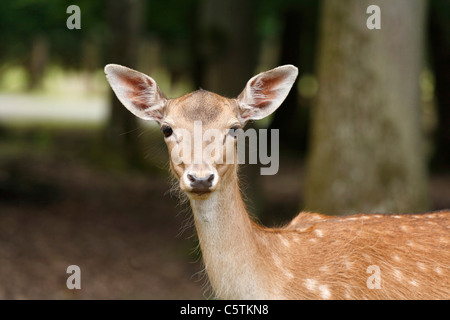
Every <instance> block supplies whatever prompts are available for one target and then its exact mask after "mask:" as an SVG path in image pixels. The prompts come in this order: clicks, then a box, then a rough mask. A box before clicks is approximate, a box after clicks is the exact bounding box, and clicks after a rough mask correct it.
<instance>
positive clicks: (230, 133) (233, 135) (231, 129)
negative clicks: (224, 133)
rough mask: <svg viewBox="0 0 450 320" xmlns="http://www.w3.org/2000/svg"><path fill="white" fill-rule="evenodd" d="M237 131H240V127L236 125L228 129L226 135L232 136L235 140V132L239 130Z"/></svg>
mask: <svg viewBox="0 0 450 320" xmlns="http://www.w3.org/2000/svg"><path fill="white" fill-rule="evenodd" d="M239 129H241V127H240V126H238V125H235V126H232V127H231V128H230V130H228V134H229V135H230V136H232V137H233V138H236V137H237V132H236V131H237V130H239Z"/></svg>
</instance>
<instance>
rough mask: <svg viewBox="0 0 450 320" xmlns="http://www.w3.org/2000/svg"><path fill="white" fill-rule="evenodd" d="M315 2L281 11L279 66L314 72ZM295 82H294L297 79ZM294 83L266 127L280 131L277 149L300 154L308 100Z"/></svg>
mask: <svg viewBox="0 0 450 320" xmlns="http://www.w3.org/2000/svg"><path fill="white" fill-rule="evenodd" d="M318 8H319V2H318V1H316V0H308V1H303V2H301V3H300V2H299V3H296V4H295V5H291V6H288V7H286V8H285V10H284V11H283V13H282V19H283V22H284V27H283V32H282V35H281V52H280V62H279V65H285V64H293V65H295V66H297V67H298V68H299V73H300V74H313V73H315V57H316V44H317V40H316V39H317V20H318ZM297 82H298V80H297ZM297 82H296V83H295V84H294V86H293V88H292V90H291V91H290V92H289V95H288V96H287V97H286V99H285V100H284V102H283V106H282V107H281V108H280V109H278V110H277V112H275V113H274V115H273V121H272V123H271V124H270V128H271V129H272V128H274V129H280V128H281V129H282V130H280V148H281V150H283V149H286V150H289V151H294V152H300V153H302V154H304V153H305V152H306V146H307V142H308V139H307V136H308V125H309V118H310V115H309V110H310V106H311V99H307V98H305V97H299V93H298V90H297Z"/></svg>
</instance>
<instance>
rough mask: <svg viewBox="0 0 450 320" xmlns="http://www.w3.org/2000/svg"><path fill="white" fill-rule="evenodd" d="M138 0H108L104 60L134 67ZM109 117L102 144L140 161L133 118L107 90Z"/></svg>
mask: <svg viewBox="0 0 450 320" xmlns="http://www.w3.org/2000/svg"><path fill="white" fill-rule="evenodd" d="M142 11H143V10H142V1H141V0H108V2H107V12H106V14H107V22H108V26H109V29H110V31H111V35H110V39H109V51H108V54H109V58H108V63H117V64H120V65H124V66H127V67H129V68H134V69H136V68H137V63H138V52H139V50H138V47H139V30H140V22H141V13H142ZM110 106H111V108H110V118H109V122H108V125H107V126H106V129H105V132H104V137H105V142H106V147H107V148H109V149H111V150H116V151H117V152H118V153H119V154H120V155H121V156H123V157H124V158H125V159H126V161H127V162H128V163H129V164H131V165H135V166H139V165H140V163H141V161H142V156H141V152H140V149H139V145H138V141H137V137H138V133H137V132H136V129H137V128H138V123H137V119H136V117H135V116H134V115H132V114H131V113H130V112H129V111H128V110H127V109H126V108H125V107H124V106H123V105H122V104H121V103H120V101H119V100H118V99H117V97H116V96H115V94H114V93H113V91H112V90H110Z"/></svg>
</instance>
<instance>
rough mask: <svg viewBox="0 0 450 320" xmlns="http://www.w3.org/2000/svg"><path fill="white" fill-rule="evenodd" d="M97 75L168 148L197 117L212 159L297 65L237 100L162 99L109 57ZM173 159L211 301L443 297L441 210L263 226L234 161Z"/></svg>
mask: <svg viewBox="0 0 450 320" xmlns="http://www.w3.org/2000/svg"><path fill="white" fill-rule="evenodd" d="M105 73H106V78H107V80H108V82H109V84H110V86H111V88H112V90H113V91H114V92H115V94H116V96H117V98H118V99H119V100H120V101H121V103H122V104H123V105H124V106H125V107H126V108H127V109H128V110H129V111H130V112H131V113H133V114H134V115H135V116H137V117H139V118H141V119H143V120H153V121H156V122H157V123H158V124H159V126H160V130H161V132H162V134H163V135H164V140H165V143H166V145H167V149H168V151H169V153H171V152H172V151H173V150H175V149H177V148H178V147H179V145H180V144H182V142H183V141H184V142H186V143H190V144H195V143H196V142H195V141H190V140H188V139H185V138H184V137H182V136H183V135H181V134H180V132H182V131H183V130H184V131H183V132H185V133H186V132H187V133H191V134H192V133H193V131H194V129H195V125H194V123H195V122H196V121H197V122H198V121H201V124H202V127H201V128H202V129H201V130H202V132H203V133H204V132H205V131H206V130H208V129H215V130H218V132H219V133H220V135H221V136H220V137H218V138H219V139H216V140H218V141H219V142H220V143H222V144H223V149H222V151H221V152H220V149H218V150H219V151H217V152H216V154H215V155H214V157H212V158H214V159H215V160H217V159H222V158H223V157H225V155H226V154H230V153H231V154H235V153H236V140H237V139H236V134H235V132H236V130H238V129H242V128H244V126H245V125H246V124H247V123H248V122H249V121H254V120H259V119H262V118H265V117H267V116H269V115H270V114H271V113H273V112H274V111H275V110H276V109H277V108H278V107H279V106H280V105H281V104H282V102H283V101H284V99H285V98H286V96H287V94H288V93H289V91H290V90H291V88H292V86H293V84H294V81H295V80H296V77H297V74H298V69H297V68H296V67H295V66H293V65H284V66H280V67H277V68H274V69H272V70H269V71H266V72H262V73H259V74H257V75H256V76H254V77H252V78H251V79H250V80H249V81H248V82H247V84H246V85H245V87H244V89H243V91H242V92H241V93H240V95H239V96H238V97H237V98H226V97H223V96H220V95H218V94H215V93H213V92H210V91H207V90H203V89H199V90H196V91H193V92H191V93H189V94H186V95H184V96H182V97H179V98H173V99H169V98H167V97H166V96H165V95H164V94H163V93H162V91H161V90H160V88H159V86H158V84H157V83H156V81H155V80H154V79H152V78H151V77H149V76H147V75H145V74H143V73H141V72H138V71H135V70H133V69H130V68H127V67H124V66H120V65H117V64H108V65H106V66H105ZM204 148H205V141H200V142H197V151H198V150H200V151H201V150H203V149H204ZM195 149H196V148H195V147H194V148H191V149H189V148H188V149H183V152H181V153H184V156H187V155H193V154H187V153H194V151H192V150H195ZM186 150H187V151H186ZM181 153H180V154H181ZM193 156H194V157H195V155H193ZM174 158H175V157H170V160H169V162H170V163H169V165H170V171H171V173H172V175H173V176H174V177H175V179H176V181H177V184H178V186H179V188H180V189H181V190H182V192H183V193H185V194H186V195H187V197H188V199H189V202H190V207H191V209H192V214H193V220H194V225H195V229H196V233H197V236H198V241H199V245H200V249H201V252H202V259H203V264H204V267H205V271H206V274H207V277H208V281H209V284H210V286H211V287H212V289H213V292H214V295H215V297H216V298H218V299H256V300H259V299H271V300H272V299H281V300H288V299H301V300H303V299H333V300H338V299H342V300H348V299H351V300H353V299H375V300H378V299H450V250H449V249H450V247H449V244H450V211H449V210H441V211H435V212H429V213H420V214H377V213H370V214H363V213H360V214H353V215H346V216H331V215H329V216H328V215H324V214H319V213H314V212H300V213H299V214H298V215H297V216H296V217H295V218H294V219H293V220H292V221H291V222H290V223H288V224H286V225H285V226H283V227H279V228H268V227H264V226H263V225H261V224H260V223H258V222H256V221H255V219H254V218H252V217H251V215H250V214H249V212H248V211H247V208H246V204H245V202H244V200H243V197H242V193H241V189H240V182H239V178H238V167H239V165H238V163H237V161H229V162H226V163H224V162H223V161H222V162H220V161H212V160H211V159H212V158H211V159H207V160H205V159H202V160H201V161H197V162H195V161H194V162H192V161H191V162H188V161H180V160H179V159H178V160H177V161H175V160H174ZM191 159H192V157H191ZM393 196H394V195H393Z"/></svg>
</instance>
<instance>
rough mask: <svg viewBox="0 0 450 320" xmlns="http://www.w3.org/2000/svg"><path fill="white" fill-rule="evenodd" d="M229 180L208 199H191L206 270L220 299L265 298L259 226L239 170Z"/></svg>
mask: <svg viewBox="0 0 450 320" xmlns="http://www.w3.org/2000/svg"><path fill="white" fill-rule="evenodd" d="M228 179H229V180H228V181H223V182H222V184H221V188H220V189H218V190H216V191H215V192H214V193H212V194H211V195H210V196H209V197H208V198H207V199H204V200H195V199H191V206H192V211H193V214H194V220H195V226H196V229H197V234H198V238H199V242H200V247H201V249H202V255H203V261H204V264H205V270H206V272H207V274H208V277H209V280H210V283H211V285H212V287H213V289H214V291H215V293H216V295H217V296H218V297H220V298H225V299H226V298H231V297H233V298H246V299H252V298H258V299H259V298H264V295H265V294H266V291H265V289H263V288H261V287H260V286H261V284H262V283H264V282H263V281H262V279H261V277H262V276H263V275H262V273H259V274H258V273H257V270H261V266H260V265H259V266H257V264H258V260H259V259H258V257H257V256H256V253H257V252H258V250H257V247H258V246H257V243H256V240H255V232H257V229H258V227H257V226H256V225H255V223H254V222H253V221H252V220H251V219H250V218H249V216H248V213H247V210H246V209H245V204H244V201H243V200H242V197H241V194H240V190H239V185H238V178H237V174H236V172H233V174H232V175H231V177H229V178H228Z"/></svg>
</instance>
